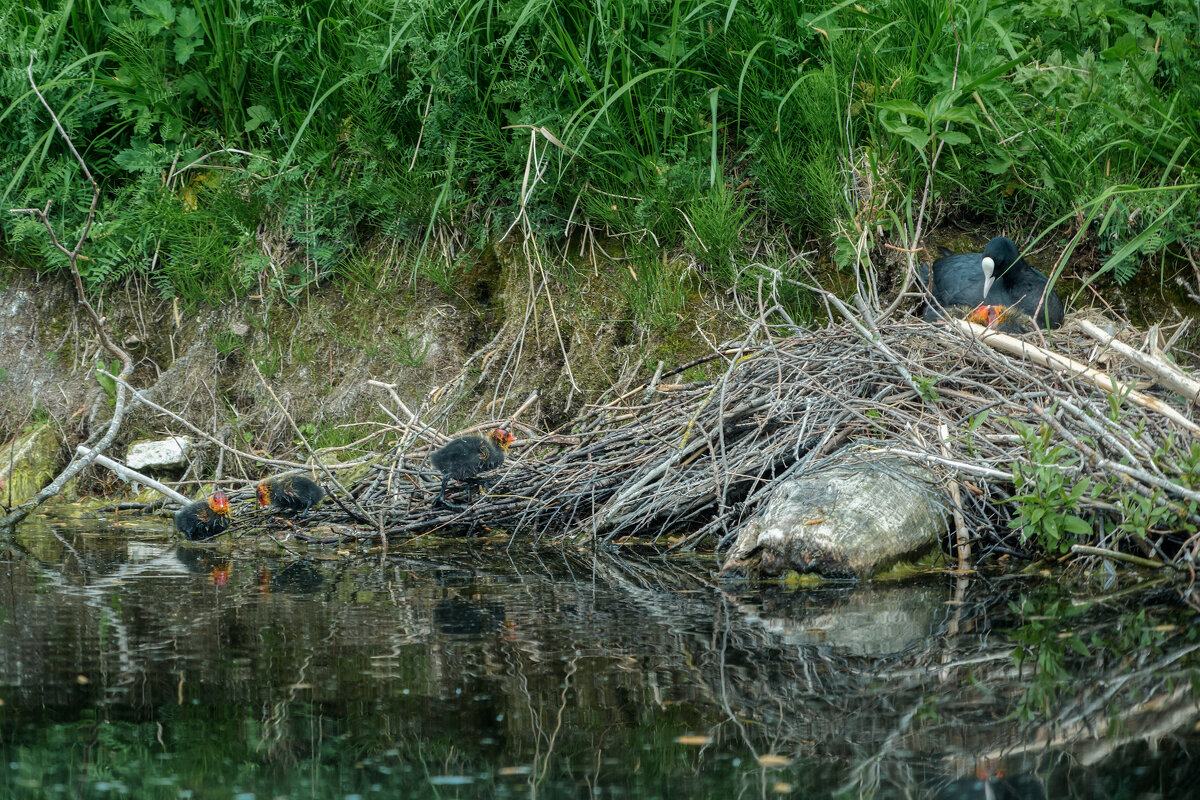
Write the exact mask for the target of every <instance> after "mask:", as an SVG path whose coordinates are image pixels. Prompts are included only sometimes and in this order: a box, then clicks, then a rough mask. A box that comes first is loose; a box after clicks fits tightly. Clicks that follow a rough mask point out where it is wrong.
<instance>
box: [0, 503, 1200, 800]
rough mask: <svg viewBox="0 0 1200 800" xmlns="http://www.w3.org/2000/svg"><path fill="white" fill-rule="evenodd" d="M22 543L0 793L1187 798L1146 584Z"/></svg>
mask: <svg viewBox="0 0 1200 800" xmlns="http://www.w3.org/2000/svg"><path fill="white" fill-rule="evenodd" d="M52 513H53V512H52ZM19 545H20V547H18V548H15V549H14V550H13V551H11V552H9V553H8V554H7V555H6V557H5V560H4V561H3V563H0V597H2V600H0V654H2V657H0V703H2V705H0V748H2V750H3V758H0V796H2V797H6V798H7V797H13V798H25V797H30V798H33V797H86V798H91V797H105V798H108V797H147V798H247V799H248V798H294V799H296V800H299V799H300V798H373V797H379V798H394V797H397V798H406V797H430V798H454V797H499V798H506V797H518V798H536V797H544V798H558V797H566V798H576V797H578V798H583V797H637V798H656V797H661V798H682V797H689V798H690V797H696V798H735V797H799V798H826V797H831V798H832V797H838V798H840V797H846V798H850V797H854V798H860V797H873V798H923V797H930V798H984V797H992V798H1000V799H1003V798H1042V797H1048V798H1060V797H1080V798H1108V797H1112V798H1117V797H1120V798H1177V797H1197V796H1200V789H1198V788H1197V787H1200V760H1197V758H1196V756H1197V755H1200V733H1197V724H1198V722H1200V710H1198V709H1197V704H1196V694H1195V693H1194V690H1193V685H1194V684H1195V683H1196V682H1197V678H1196V676H1197V671H1196V667H1197V657H1196V653H1197V650H1198V649H1200V637H1198V635H1197V632H1196V626H1195V625H1194V612H1192V611H1191V610H1189V609H1187V608H1186V606H1184V605H1183V604H1182V603H1181V602H1180V601H1179V592H1178V590H1177V589H1171V588H1168V587H1167V586H1166V585H1165V584H1160V585H1158V586H1150V587H1146V586H1144V585H1137V583H1136V582H1135V581H1134V580H1133V579H1132V578H1123V579H1122V578H1114V579H1113V580H1112V581H1110V583H1109V585H1107V586H1093V587H1090V588H1089V590H1088V591H1087V593H1082V592H1079V591H1072V590H1071V589H1068V588H1064V587H1063V586H1062V585H1061V582H1059V581H1048V580H1045V579H1038V578H1023V579H1015V578H1004V577H994V578H990V579H988V578H979V577H977V578H972V579H961V580H957V579H953V578H946V577H944V576H937V577H931V578H927V579H923V580H919V581H915V582H908V583H904V584H902V585H887V586H866V587H852V586H833V587H825V588H820V589H797V588H788V587H785V586H777V587H771V588H766V589H756V590H752V589H750V588H748V587H745V586H725V585H721V584H719V583H717V582H716V581H715V580H714V577H713V576H714V573H715V571H716V566H717V565H716V563H715V562H714V561H713V560H711V559H707V560H706V559H699V558H692V559H686V560H676V559H673V560H663V559H658V558H645V557H635V556H628V555H626V556H613V555H600V556H599V557H597V558H595V559H592V558H591V557H590V556H586V557H585V556H584V555H581V554H574V553H564V552H560V551H551V552H540V553H538V554H537V555H530V554H528V553H524V552H519V551H520V550H521V548H520V546H519V545H514V546H513V547H508V548H506V547H505V542H503V541H497V540H491V541H488V540H472V541H463V542H455V543H452V544H450V545H446V546H440V547H438V548H435V549H415V548H414V547H412V546H409V547H407V548H396V547H393V548H392V551H391V553H389V554H388V555H387V556H386V557H382V556H381V555H380V554H379V553H378V552H377V551H376V552H371V553H368V552H358V551H346V550H337V549H335V548H329V547H326V548H313V549H308V550H306V551H301V550H295V549H293V551H291V552H288V551H284V550H279V549H275V550H273V551H265V550H264V549H263V547H262V546H261V545H250V544H249V543H246V542H239V543H236V544H235V545H234V546H233V547H230V546H229V545H228V543H226V544H217V545H205V546H198V545H194V544H181V543H179V542H177V541H175V540H174V539H173V537H171V536H170V534H169V531H168V528H167V525H166V523H164V522H160V521H150V522H148V521H145V520H141V521H134V520H120V519H114V518H113V516H112V515H92V516H90V517H84V518H79V517H57V518H56V517H54V516H50V517H42V518H40V519H38V520H35V521H33V522H32V523H31V524H29V525H27V526H26V528H25V529H24V531H23V533H22V534H21V536H20V537H19ZM289 547H290V545H289ZM1018 650H1019V651H1020V652H1023V653H1025V654H1027V655H1026V658H1025V659H1024V662H1023V663H1022V665H1021V666H1020V667H1018V665H1017V663H1016V662H1015V661H1014V658H1013V653H1014V651H1018Z"/></svg>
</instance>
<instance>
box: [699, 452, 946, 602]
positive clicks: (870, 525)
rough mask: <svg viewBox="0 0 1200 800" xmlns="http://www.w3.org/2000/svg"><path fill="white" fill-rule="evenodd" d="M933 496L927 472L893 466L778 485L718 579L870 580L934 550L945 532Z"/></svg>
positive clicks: (894, 462) (936, 493) (853, 467)
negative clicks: (800, 576)
mask: <svg viewBox="0 0 1200 800" xmlns="http://www.w3.org/2000/svg"><path fill="white" fill-rule="evenodd" d="M940 496H941V489H940V483H939V482H938V480H937V477H936V476H935V475H934V474H933V473H931V472H929V471H927V470H925V469H924V468H922V467H919V466H916V465H914V464H912V463H911V462H906V461H901V460H898V459H881V460H877V461H874V462H872V461H865V460H864V461H861V462H858V463H855V464H850V465H844V466H839V467H834V468H832V469H829V470H825V471H823V472H818V473H814V474H811V475H807V476H805V477H802V478H798V479H795V480H789V481H786V482H784V483H783V484H781V485H780V486H779V488H778V489H776V490H775V493H774V494H773V495H772V497H771V499H770V500H769V501H768V502H767V504H766V510H765V511H764V512H763V514H762V515H761V516H760V517H759V518H758V519H756V520H754V521H753V522H751V523H749V524H748V525H746V526H745V528H743V530H742V531H741V533H740V534H739V535H738V538H737V541H736V543H735V544H734V546H733V549H732V551H731V552H730V554H729V557H728V558H727V559H726V560H725V564H724V566H723V567H722V570H721V571H722V574H724V575H727V576H729V575H739V574H740V575H746V576H749V577H763V578H770V577H780V576H782V575H785V574H787V573H788V572H790V571H792V570H795V571H796V572H802V573H807V572H815V573H820V574H822V575H825V576H827V577H836V578H860V579H865V578H870V577H871V576H872V575H875V574H877V573H879V572H881V571H882V570H885V569H887V568H888V567H890V566H892V565H893V564H896V563H897V562H899V561H902V560H904V559H909V558H914V557H917V556H919V555H921V554H922V553H924V552H925V551H927V550H929V549H930V548H932V547H934V546H935V545H936V544H937V542H938V538H939V537H940V536H941V535H942V534H943V533H945V531H946V525H947V512H946V509H945V507H944V506H943V502H942V500H941V499H940Z"/></svg>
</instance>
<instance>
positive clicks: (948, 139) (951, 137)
mask: <svg viewBox="0 0 1200 800" xmlns="http://www.w3.org/2000/svg"><path fill="white" fill-rule="evenodd" d="M938 138H940V139H941V140H942V141H943V142H945V143H946V144H949V145H955V144H970V143H971V137H970V136H967V135H966V134H965V133H963V132H962V131H942V132H941V133H939V134H938Z"/></svg>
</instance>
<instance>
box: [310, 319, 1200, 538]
mask: <svg viewBox="0 0 1200 800" xmlns="http://www.w3.org/2000/svg"><path fill="white" fill-rule="evenodd" d="M868 325H869V323H866V324H864V323H862V322H860V321H858V320H857V319H855V320H853V321H852V322H843V323H840V324H832V325H830V326H829V327H827V328H824V329H822V330H817V331H797V330H796V329H794V328H793V329H791V331H792V333H793V335H790V336H788V337H786V338H777V337H773V336H768V335H765V334H762V333H760V334H759V335H756V336H752V337H751V338H749V339H747V340H746V341H743V342H740V343H735V344H731V345H725V346H723V347H721V348H720V350H719V352H715V353H713V354H712V355H710V356H708V357H707V358H704V359H701V360H700V361H699V362H693V363H692V364H688V365H684V366H683V367H680V368H679V369H676V370H674V371H672V372H667V373H663V374H661V375H658V376H656V379H655V380H654V381H652V382H651V383H650V384H649V385H643V386H639V387H637V388H634V389H630V390H628V391H625V392H624V393H623V394H621V395H620V396H619V397H614V398H610V399H609V400H608V402H605V403H603V404H598V405H594V406H590V407H588V408H587V409H586V410H585V412H584V413H583V414H582V415H581V416H580V417H579V418H578V419H576V420H575V421H574V422H573V424H572V425H571V426H570V428H569V431H568V432H565V433H558V434H550V435H545V436H542V437H540V438H539V437H536V436H535V437H527V438H526V439H525V441H523V442H519V443H518V445H517V447H515V448H514V451H513V454H512V456H513V457H511V458H510V460H509V461H508V463H506V464H505V466H504V467H503V468H501V469H500V470H497V471H496V473H495V475H496V477H497V478H498V480H497V481H496V483H495V484H494V485H493V486H492V487H491V489H490V491H489V492H488V493H487V494H486V495H485V496H484V497H483V498H481V499H479V500H478V501H477V502H475V503H474V504H473V505H472V506H470V508H468V509H467V510H465V511H462V512H450V511H447V510H444V509H437V508H433V507H432V505H431V503H430V500H431V499H432V497H433V492H432V491H431V490H430V487H431V486H432V485H433V483H432V481H431V480H430V479H431V478H432V477H433V476H432V475H431V474H430V473H428V472H427V471H421V470H419V469H413V468H412V467H411V466H410V465H412V464H414V463H420V459H421V457H423V455H424V454H425V451H424V449H422V450H417V449H411V450H408V451H406V452H401V451H399V450H396V451H393V452H392V453H390V454H388V455H386V456H380V458H379V460H378V461H377V462H376V467H375V471H374V472H373V473H372V474H370V475H368V476H367V477H366V478H365V479H363V480H361V481H359V483H358V484H357V485H355V486H354V487H352V489H351V494H352V495H354V496H355V498H356V500H357V508H356V509H355V513H356V514H358V515H359V516H362V517H367V516H369V517H370V518H371V519H372V521H373V522H374V524H373V525H372V527H373V528H374V530H375V531H378V530H379V529H380V528H382V529H383V530H384V531H385V532H386V533H387V534H388V535H389V536H392V537H396V538H401V539H403V538H409V537H413V536H418V535H423V534H428V533H433V532H437V531H448V530H453V529H458V530H463V529H468V528H469V529H473V530H475V531H477V532H480V533H482V532H486V530H487V529H490V528H500V529H504V530H507V531H517V532H521V533H522V534H525V535H527V536H529V537H530V538H531V539H533V540H581V539H586V538H588V537H593V536H594V537H595V538H596V539H598V540H600V541H612V540H615V539H618V538H620V537H624V536H631V535H632V536H639V537H653V538H654V539H655V540H656V541H657V540H658V539H659V538H660V537H662V536H663V535H664V534H667V533H671V534H674V535H678V536H680V537H681V538H679V539H676V540H674V543H675V545H676V546H677V547H682V548H690V547H695V546H700V547H705V548H717V547H720V546H724V545H726V544H728V543H729V542H730V541H731V540H732V538H733V536H734V534H735V533H736V532H737V531H738V529H739V528H740V527H741V526H742V525H743V524H744V523H745V522H746V521H747V520H749V519H750V518H751V517H753V516H754V515H755V514H756V513H757V512H758V511H759V509H760V508H761V506H762V503H763V501H764V500H766V499H767V498H769V497H770V495H771V493H772V490H773V487H774V486H775V485H776V484H775V483H774V482H775V481H777V480H778V479H781V478H789V477H793V476H800V475H804V474H806V473H809V472H811V471H813V470H815V469H818V468H823V467H827V466H830V465H831V464H833V463H836V462H840V461H844V460H846V459H847V458H855V459H856V460H858V461H859V462H860V463H861V462H862V461H863V460H864V455H866V456H867V458H866V460H868V461H869V460H871V458H872V457H873V454H874V455H877V454H879V453H881V452H883V451H887V452H891V453H893V454H900V455H903V456H906V457H909V458H912V459H915V460H918V461H921V462H923V463H925V464H926V465H928V466H931V467H934V468H937V469H940V470H942V471H943V472H944V473H945V477H946V478H947V479H950V478H951V477H953V478H954V479H956V480H957V481H958V482H959V483H960V487H961V488H965V491H962V492H961V497H962V499H961V501H960V502H961V505H962V508H961V513H962V516H963V521H964V522H965V525H966V528H967V529H968V530H970V529H976V530H991V531H995V529H996V527H997V526H996V524H995V523H996V522H1004V521H1005V520H1006V519H1007V517H1008V515H1009V514H1011V513H1012V504H1006V505H998V504H997V502H996V501H1002V500H1005V499H1007V498H1008V497H1009V494H1008V492H1009V491H1010V487H1011V484H1012V477H1011V476H1012V470H1013V465H1014V464H1018V465H1021V466H1022V467H1023V468H1026V469H1029V468H1032V467H1034V466H1035V463H1034V460H1033V459H1034V457H1035V456H1036V457H1038V458H1042V459H1045V458H1047V457H1049V458H1053V459H1054V461H1055V462H1056V463H1057V465H1058V467H1059V469H1060V470H1061V471H1063V472H1066V473H1067V477H1068V481H1067V484H1068V487H1069V486H1070V485H1071V484H1074V483H1075V482H1077V481H1080V480H1083V479H1089V480H1090V481H1091V486H1092V490H1091V491H1090V492H1088V493H1085V494H1090V495H1092V496H1091V497H1086V496H1085V499H1084V503H1091V506H1087V507H1085V510H1088V511H1100V512H1104V513H1110V514H1113V515H1114V516H1120V515H1121V513H1122V510H1123V509H1122V506H1121V503H1122V502H1125V499H1127V498H1129V497H1130V496H1131V495H1137V496H1140V497H1143V498H1150V499H1151V500H1152V502H1154V503H1156V504H1158V505H1160V506H1161V505H1163V504H1166V506H1167V508H1168V513H1167V514H1166V515H1165V516H1164V518H1163V519H1162V520H1160V523H1159V528H1158V529H1155V530H1152V531H1151V536H1150V537H1148V541H1149V542H1150V547H1151V550H1154V551H1157V552H1156V553H1155V552H1147V555H1157V556H1158V557H1160V558H1166V559H1170V558H1172V557H1175V556H1176V554H1177V552H1178V551H1179V549H1180V544H1181V542H1180V541H1179V540H1175V541H1172V542H1170V543H1169V546H1168V545H1167V543H1166V541H1165V538H1166V534H1163V536H1161V537H1156V536H1155V535H1154V534H1155V532H1156V530H1163V531H1167V530H1171V529H1174V530H1180V529H1182V527H1183V526H1182V525H1176V524H1175V523H1177V522H1180V521H1183V520H1184V519H1185V518H1187V519H1192V518H1193V517H1195V512H1194V511H1193V510H1192V509H1190V508H1188V507H1187V506H1186V504H1188V503H1193V502H1195V501H1196V500H1197V499H1200V494H1198V493H1197V492H1194V491H1192V490H1191V489H1189V488H1187V487H1188V485H1189V481H1190V480H1191V478H1188V477H1186V475H1187V474H1188V470H1189V469H1200V465H1195V466H1192V467H1189V466H1188V464H1189V463H1190V462H1193V461H1195V457H1193V456H1191V455H1189V449H1188V448H1189V446H1190V445H1189V444H1187V442H1188V440H1189V439H1190V434H1191V433H1192V432H1194V431H1195V430H1200V428H1196V426H1195V423H1194V415H1193V412H1192V409H1190V408H1187V407H1182V408H1181V407H1178V406H1171V405H1169V404H1168V403H1167V402H1165V401H1164V400H1163V399H1161V398H1156V397H1152V396H1150V395H1148V394H1145V393H1143V392H1132V393H1127V392H1125V391H1123V389H1122V387H1120V386H1118V393H1119V394H1120V395H1121V396H1122V397H1123V398H1124V402H1123V404H1118V412H1117V413H1114V411H1113V406H1112V405H1111V404H1110V400H1111V399H1112V397H1113V395H1111V394H1109V393H1107V392H1104V391H1100V389H1098V388H1097V386H1098V385H1103V386H1105V387H1106V388H1111V387H1112V382H1111V380H1108V379H1107V378H1097V377H1095V376H1093V377H1091V378H1085V377H1079V376H1078V375H1073V376H1069V377H1068V376H1067V370H1065V369H1064V368H1063V367H1061V363H1062V362H1064V361H1066V359H1065V358H1063V356H1064V355H1070V356H1073V357H1074V358H1075V359H1076V360H1078V361H1083V360H1086V359H1087V358H1088V357H1089V356H1091V355H1094V353H1093V351H1095V350H1096V343H1095V341H1093V340H1091V339H1087V340H1086V341H1085V337H1083V335H1082V334H1080V333H1078V332H1077V331H1076V330H1075V328H1073V327H1072V326H1071V325H1068V326H1067V327H1066V328H1063V329H1062V330H1059V331H1055V332H1052V333H1051V334H1049V335H1048V336H1046V337H1045V338H1043V337H1042V336H1041V335H1040V334H1035V335H1031V336H1029V337H1026V338H1025V339H1024V340H1019V339H1016V338H1011V337H1003V336H1000V335H997V334H992V333H988V334H987V337H988V338H987V339H986V342H987V343H994V342H997V341H1001V340H1007V341H1008V342H1009V343H1010V345H1009V346H1010V348H1013V347H1015V348H1020V347H1029V346H1030V345H1033V344H1035V343H1037V344H1041V345H1043V346H1044V348H1045V351H1044V352H1047V353H1049V354H1050V357H1052V358H1054V359H1057V362H1056V364H1058V365H1059V366H1056V368H1054V369H1051V368H1049V367H1047V366H1040V365H1038V364H1037V363H1034V360H1033V359H1031V358H1029V357H1026V358H1019V357H1016V356H1014V355H1010V354H1007V353H1005V352H1002V351H1000V350H997V349H994V346H988V344H987V343H981V342H980V341H979V340H978V339H976V338H974V337H973V336H968V335H964V334H965V333H966V332H967V331H968V330H969V329H970V326H969V325H968V324H967V323H963V322H959V323H952V322H939V323H937V324H926V323H922V322H916V321H905V322H901V323H897V324H890V325H886V326H879V327H877V328H875V329H869V328H868ZM956 325H957V326H959V328H960V330H956V328H955V326H956ZM761 330H762V329H760V331H761ZM980 331H982V329H980V328H976V329H974V332H975V333H976V334H977V333H979V332H980ZM1089 343H1090V344H1089ZM995 346H999V345H995ZM1017 352H1020V351H1019V350H1018V351H1017ZM1112 357H1113V358H1120V359H1121V360H1120V362H1119V363H1117V362H1115V361H1108V362H1104V363H1102V364H1101V366H1107V367H1109V369H1110V371H1112V372H1115V373H1116V375H1117V376H1118V377H1119V378H1122V379H1126V380H1134V379H1137V378H1138V377H1139V376H1140V375H1141V374H1142V373H1140V372H1138V373H1135V372H1134V371H1133V369H1132V368H1131V367H1130V365H1129V363H1128V362H1127V361H1125V360H1124V356H1120V357H1118V356H1116V355H1113V356H1112ZM702 362H705V363H706V365H707V366H708V367H709V368H711V367H712V366H714V365H721V366H722V367H723V374H721V375H720V376H719V377H718V378H717V379H715V380H699V381H686V380H684V379H683V377H682V376H683V375H684V374H685V373H689V369H690V368H692V367H695V366H698V365H699V364H700V363H702ZM1125 388H1129V387H1125ZM1146 406H1150V407H1146ZM1114 417H1115V419H1114ZM1018 423H1020V424H1021V425H1024V426H1031V430H1033V431H1035V432H1040V433H1041V434H1044V442H1045V444H1044V445H1042V447H1043V450H1042V451H1041V452H1036V448H1037V447H1038V445H1036V444H1035V445H1033V447H1034V449H1035V452H1032V453H1031V451H1030V449H1029V447H1030V445H1029V444H1028V442H1029V440H1028V439H1026V440H1023V439H1022V438H1021V436H1020V435H1018V434H1019V426H1018ZM1039 435H1040V434H1039ZM1035 438H1036V437H1035ZM855 441H857V442H858V443H859V444H858V445H857V446H856V447H855V448H854V449H853V452H851V451H850V450H847V449H845V448H844V447H843V445H845V444H847V443H850V442H855ZM865 441H870V442H871V446H870V447H869V448H868V447H866V446H865V445H864V444H863V442H865ZM1181 442H1182V443H1183V444H1179V443H1181ZM1052 448H1061V449H1057V450H1055V449H1052ZM346 507H347V508H349V507H350V504H349V503H347V504H346ZM318 517H319V518H320V517H324V518H326V519H329V520H330V521H338V522H345V521H348V520H347V518H346V516H345V515H344V513H341V512H339V511H338V510H337V509H336V508H335V507H334V506H332V505H331V504H328V503H327V504H326V506H325V508H324V510H323V511H321V512H319V514H318ZM1194 521H1196V522H1200V519H1195V520H1194ZM368 535H370V534H368ZM988 535H990V536H992V537H994V538H996V537H998V536H1000V534H998V533H991V534H988ZM1007 544H1008V546H1010V547H1011V546H1013V543H1012V542H1009V543H1007ZM1102 544H1107V542H1102Z"/></svg>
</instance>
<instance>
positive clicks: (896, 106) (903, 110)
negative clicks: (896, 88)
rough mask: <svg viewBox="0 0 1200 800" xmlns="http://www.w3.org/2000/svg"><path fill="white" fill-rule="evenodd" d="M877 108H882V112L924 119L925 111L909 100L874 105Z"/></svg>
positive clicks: (888, 101) (886, 101) (889, 101)
mask: <svg viewBox="0 0 1200 800" xmlns="http://www.w3.org/2000/svg"><path fill="white" fill-rule="evenodd" d="M875 106H876V107H877V108H882V109H883V110H884V111H892V112H894V113H896V114H911V115H913V116H914V117H920V118H921V119H926V116H925V109H923V108H921V107H920V106H919V105H917V104H916V103H914V102H913V101H911V100H885V101H883V102H881V103H876V104H875Z"/></svg>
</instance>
